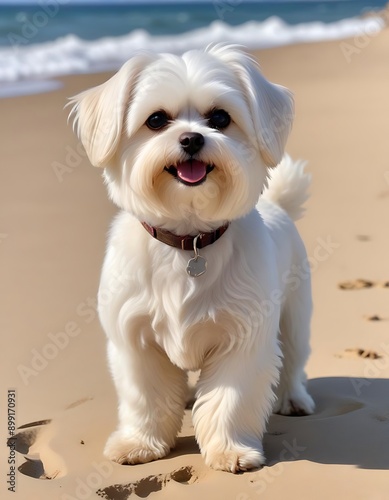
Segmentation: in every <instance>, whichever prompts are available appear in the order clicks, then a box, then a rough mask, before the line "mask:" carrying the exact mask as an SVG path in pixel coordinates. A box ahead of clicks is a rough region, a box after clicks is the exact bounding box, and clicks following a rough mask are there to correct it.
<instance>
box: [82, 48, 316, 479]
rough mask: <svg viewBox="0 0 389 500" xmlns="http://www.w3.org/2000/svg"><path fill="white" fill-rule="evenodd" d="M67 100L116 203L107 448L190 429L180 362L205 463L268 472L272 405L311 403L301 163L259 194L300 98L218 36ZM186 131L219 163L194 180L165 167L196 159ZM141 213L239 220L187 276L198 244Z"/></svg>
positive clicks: (213, 221)
mask: <svg viewBox="0 0 389 500" xmlns="http://www.w3.org/2000/svg"><path fill="white" fill-rule="evenodd" d="M72 102H73V105H74V107H73V114H74V117H75V121H76V127H77V131H78V134H79V136H80V138H81V140H82V142H83V144H84V147H85V149H86V151H87V153H88V155H89V158H90V160H91V162H92V163H93V164H94V165H96V166H102V167H104V168H105V170H104V176H105V180H106V183H107V187H108V191H109V194H110V196H111V198H112V199H113V200H114V202H115V203H116V204H117V205H118V206H119V207H121V208H122V212H121V213H120V214H119V215H118V216H117V218H116V219H115V221H114V224H113V226H112V230H111V234H110V239H109V244H108V250H107V255H106V259H105V262H104V267H103V271H102V277H101V285H100V290H99V314H100V318H101V323H102V325H103V327H104V330H105V332H106V334H107V337H108V358H109V365H110V368H111V372H112V376H113V379H114V382H115V385H116V389H117V393H118V398H119V426H118V429H117V430H116V432H114V433H113V434H112V435H111V437H110V438H109V440H108V442H107V445H106V448H105V454H106V456H108V457H109V458H111V459H113V460H115V461H117V462H119V463H130V464H135V463H143V462H148V461H150V460H154V459H157V458H161V457H163V456H165V455H166V454H167V453H168V452H169V450H170V449H171V448H172V447H173V446H174V444H175V439H176V436H177V433H178V431H179V430H180V426H181V422H182V417H183V412H184V407H185V401H186V395H187V375H186V372H187V370H198V369H201V375H200V379H199V382H198V386H197V392H196V402H195V404H194V407H193V422H194V427H195V433H196V438H197V441H198V443H199V445H200V449H201V452H202V454H203V456H204V458H205V461H206V463H207V464H208V465H210V466H211V467H214V468H215V469H220V470H226V471H232V472H236V471H238V470H246V469H250V468H253V467H257V466H259V465H260V464H262V463H264V456H263V450H262V444H261V440H262V436H263V434H264V432H265V427H266V422H267V419H268V416H269V414H270V413H271V411H272V409H273V408H274V405H276V410H277V411H279V412H281V413H284V414H291V413H294V414H304V413H305V414H306V413H311V412H312V411H313V409H314V404H313V401H312V399H311V397H310V396H309V395H308V393H307V391H306V388H305V375H304V365H305V362H306V359H307V357H308V354H309V345H308V341H309V323H310V315H311V289H310V281H309V279H306V280H301V279H300V280H298V279H297V278H296V277H295V276H293V273H292V271H291V270H292V269H293V267H292V266H293V264H295V265H299V264H301V263H302V261H304V259H305V258H306V254H305V249H304V246H303V243H302V241H301V239H300V237H299V235H298V233H297V230H296V228H295V226H294V224H293V222H292V220H291V217H292V218H296V217H297V216H299V215H300V213H301V204H302V202H303V201H304V200H305V199H306V188H307V186H308V184H309V177H308V176H307V175H306V174H304V172H303V167H302V166H301V165H296V164H294V163H293V162H292V161H291V160H290V159H288V158H285V159H284V161H283V162H282V163H281V164H280V165H279V166H278V167H277V169H275V170H272V171H271V179H270V181H269V183H268V187H267V188H265V191H264V194H263V196H262V197H261V198H260V199H259V202H258V204H257V201H258V198H259V196H260V193H261V191H262V190H263V189H264V186H265V185H266V179H267V174H268V169H269V167H272V166H275V165H277V164H278V163H279V162H280V161H281V159H282V155H283V152H284V146H285V142H286V140H287V136H288V133H289V130H290V127H291V124H292V115H293V101H292V98H291V94H290V92H289V91H287V90H286V89H284V88H283V87H280V86H277V85H274V84H271V83H270V82H268V81H267V80H266V79H265V78H264V77H263V76H262V75H261V73H260V71H259V68H258V67H257V66H256V64H255V63H254V61H253V60H252V59H251V58H250V57H249V56H247V55H246V54H244V53H243V52H242V51H240V50H239V49H238V48H236V47H233V46H215V47H212V48H209V49H207V50H205V51H191V52H187V53H185V54H184V55H183V56H181V57H178V56H174V55H169V54H162V55H155V54H140V55H139V56H137V57H135V58H133V59H131V60H130V61H129V62H127V63H126V64H125V65H124V66H123V68H122V69H121V70H120V71H119V72H118V73H117V74H116V75H115V76H114V77H112V78H111V79H110V80H109V81H108V82H107V83H105V84H103V85H101V86H99V87H96V88H94V89H91V90H88V91H86V92H84V93H82V94H80V95H79V96H76V97H75V98H74V99H73V101H72ZM214 108H222V109H224V110H226V111H228V113H229V114H230V116H231V118H232V121H231V124H230V125H229V126H228V127H227V128H226V129H224V130H223V131H219V130H215V129H213V128H210V127H209V125H208V123H207V118H206V116H207V114H208V113H209V112H210V111H211V110H212V109H214ZM161 109H163V110H165V111H167V112H168V113H169V115H170V116H171V118H172V119H171V122H170V123H169V125H168V126H167V127H165V128H164V129H163V130H160V131H152V130H149V129H148V128H147V127H146V126H145V122H146V120H147V118H148V116H149V115H150V114H152V113H153V112H155V111H159V110H161ZM183 132H199V133H201V134H202V135H203V136H204V139H205V144H204V147H203V148H202V149H201V150H200V151H199V152H198V153H196V158H197V159H199V160H201V161H203V162H206V163H211V164H213V165H214V166H215V168H214V170H213V171H212V172H211V173H210V174H208V176H207V179H206V181H205V182H204V183H203V184H201V185H199V186H195V187H193V186H185V185H183V184H181V183H179V182H178V181H177V179H175V178H173V177H172V176H171V175H170V174H169V173H167V172H166V171H164V167H165V166H169V165H175V164H177V163H178V162H180V161H185V160H186V159H187V158H188V155H187V153H185V152H184V151H183V149H182V148H181V146H180V144H179V140H178V138H179V136H180V134H181V133H183ZM256 204H257V207H256V208H255V206H256ZM139 221H147V222H148V223H149V224H151V225H153V226H157V227H161V228H165V229H168V230H170V231H173V232H175V233H176V234H192V235H195V234H198V233H199V232H202V231H210V230H213V229H215V228H217V227H219V226H220V225H222V224H224V223H225V222H226V221H229V222H230V227H229V228H228V230H227V231H226V233H225V234H224V235H223V236H222V237H221V238H220V239H219V240H218V241H217V242H215V243H214V244H212V245H210V246H208V247H206V248H204V249H202V250H201V255H202V256H204V257H205V258H206V259H207V261H208V270H207V272H206V273H205V274H204V275H203V276H201V277H198V278H191V277H189V276H188V275H187V273H186V271H185V268H186V264H187V261H188V259H189V258H190V257H191V252H188V251H183V250H179V249H176V248H172V247H169V246H167V245H165V244H163V243H161V242H159V241H157V240H155V239H153V238H152V237H151V236H150V235H149V234H148V233H147V232H146V231H145V229H144V228H143V227H142V225H141V224H140V222H139ZM280 340H281V342H280ZM275 391H276V394H275Z"/></svg>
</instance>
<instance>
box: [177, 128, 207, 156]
mask: <svg viewBox="0 0 389 500" xmlns="http://www.w3.org/2000/svg"><path fill="white" fill-rule="evenodd" d="M179 141H180V144H181V146H182V149H183V150H184V151H185V152H186V153H188V154H190V155H191V156H193V155H194V154H195V153H197V152H198V151H200V149H201V148H202V147H203V146H204V136H203V135H201V134H199V133H198V132H184V133H183V134H181V135H180V138H179Z"/></svg>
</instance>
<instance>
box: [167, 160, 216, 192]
mask: <svg viewBox="0 0 389 500" xmlns="http://www.w3.org/2000/svg"><path fill="white" fill-rule="evenodd" d="M213 169H214V166H213V165H209V164H207V163H204V162H203V161H199V160H187V161H184V162H182V163H178V164H177V165H170V167H165V170H166V172H169V174H171V175H172V176H173V177H175V178H176V179H177V180H178V181H180V182H182V183H183V184H185V185H186V186H198V185H199V184H202V183H203V182H204V181H205V179H206V178H207V175H208V174H209V173H210V172H212V170H213Z"/></svg>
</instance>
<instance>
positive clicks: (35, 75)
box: [0, 17, 385, 97]
mask: <svg viewBox="0 0 389 500" xmlns="http://www.w3.org/2000/svg"><path fill="white" fill-rule="evenodd" d="M384 25H385V23H384V21H383V20H382V19H381V18H379V17H371V18H365V19H361V18H353V19H345V20H342V21H337V22H334V23H330V24H325V23H322V22H312V23H305V24H297V25H288V24H286V23H285V22H284V21H282V20H281V19H280V18H278V17H271V18H269V19H267V20H266V21H263V22H256V21H250V22H247V23H245V24H243V25H241V26H236V27H232V26H229V25H227V24H225V23H223V22H221V21H215V22H214V23H212V24H211V25H210V26H208V27H207V28H202V29H198V30H195V31H191V32H187V33H185V34H181V35H176V36H159V37H158V36H151V35H149V34H148V33H147V32H146V31H143V30H137V31H133V32H131V33H130V34H128V35H126V36H122V37H110V38H102V39H99V40H95V41H85V40H82V39H80V38H78V37H76V36H74V35H68V36H66V37H64V38H59V39H57V40H56V41H54V42H48V43H43V44H36V45H29V46H23V45H19V46H16V45H15V46H13V47H11V48H2V49H0V97H1V88H3V94H5V95H7V96H9V95H10V94H12V93H15V92H16V93H20V92H23V93H29V92H31V91H32V92H37V91H39V87H40V84H39V83H38V82H37V80H38V81H40V82H42V80H47V79H51V78H54V77H56V76H60V75H67V74H77V73H95V72H99V71H103V70H113V69H117V68H118V67H120V65H121V64H122V63H123V62H124V61H126V60H127V59H129V58H130V57H131V55H132V54H133V53H134V52H136V51H137V50H139V49H142V50H145V49H150V50H158V51H162V52H176V53H179V52H184V51H185V50H188V49H191V48H199V47H204V46H206V45H208V44H209V43H216V42H232V43H238V44H242V45H245V46H246V47H248V48H249V49H260V48H268V47H275V46H280V45H289V44H294V43H306V42H318V41H324V40H337V39H344V38H350V37H358V36H368V37H373V36H375V35H376V34H377V33H378V32H379V31H380V30H381V29H383V27H384ZM20 82H25V83H24V84H23V86H22V87H21V86H20ZM28 82H31V85H29V84H28ZM34 82H35V83H34ZM33 83H34V84H33ZM12 84H14V89H15V92H12ZM5 86H6V91H5V90H4V88H5ZM41 87H42V91H43V92H45V91H47V90H48V87H47V84H44V85H43V84H42V85H41ZM21 88H23V90H21ZM29 88H30V89H31V90H29Z"/></svg>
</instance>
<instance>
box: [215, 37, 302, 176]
mask: <svg viewBox="0 0 389 500" xmlns="http://www.w3.org/2000/svg"><path fill="white" fill-rule="evenodd" d="M209 52H210V53H211V54H213V55H215V56H216V57H219V58H220V59H222V60H223V61H224V62H226V63H227V64H229V65H230V67H231V68H232V69H233V71H234V72H235V73H236V74H237V76H238V78H239V80H240V82H241V85H242V87H243V91H244V94H245V97H246V101H247V103H248V106H249V109H250V113H251V116H252V120H253V125H254V133H255V136H256V140H257V141H258V145H259V150H260V152H261V155H262V158H263V159H264V162H265V163H266V165H267V166H269V167H275V166H276V165H278V164H279V163H280V161H281V160H282V156H283V154H284V150H285V145H286V141H287V139H288V136H289V133H290V130H291V128H292V123H293V118H294V102H293V96H292V93H291V92H290V91H289V90H288V89H286V88H285V87H282V86H281V85H276V84H273V83H271V82H269V81H268V80H266V78H265V77H264V76H263V75H262V73H261V71H260V68H259V66H258V64H257V63H256V61H255V60H254V59H253V58H251V57H250V56H249V55H248V54H246V53H244V52H243V51H242V50H240V47H237V46H228V45H227V46H223V45H217V46H214V47H212V48H210V49H209Z"/></svg>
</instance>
